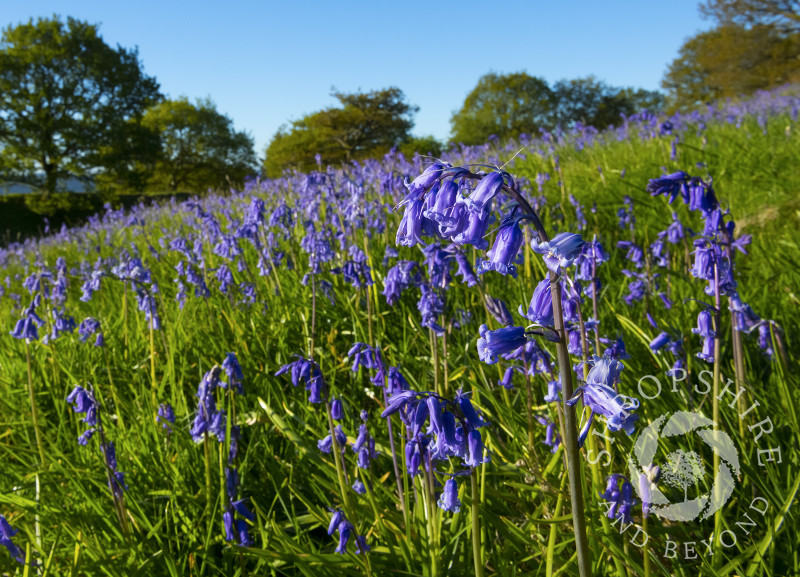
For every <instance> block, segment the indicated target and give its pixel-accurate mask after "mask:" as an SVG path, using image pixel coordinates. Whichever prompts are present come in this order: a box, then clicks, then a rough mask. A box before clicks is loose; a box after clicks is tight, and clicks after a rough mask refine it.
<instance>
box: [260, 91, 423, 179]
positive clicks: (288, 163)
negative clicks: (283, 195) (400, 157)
mask: <svg viewBox="0 0 800 577" xmlns="http://www.w3.org/2000/svg"><path fill="white" fill-rule="evenodd" d="M333 96H334V97H335V98H336V99H337V100H338V101H339V103H340V105H341V106H338V107H330V108H326V109H324V110H321V111H319V112H315V113H313V114H309V115H307V116H304V117H303V118H301V119H300V120H296V121H294V122H292V124H291V126H290V127H289V128H286V127H282V128H281V129H280V130H278V132H277V133H276V134H275V136H273V138H272V140H271V141H270V143H269V145H268V146H267V151H266V159H265V162H264V171H265V173H266V174H267V176H270V177H277V176H280V175H281V174H282V173H283V171H284V170H287V169H296V170H310V169H312V168H313V167H315V166H316V162H317V161H316V155H318V154H319V155H320V157H321V162H322V163H324V164H331V165H338V164H341V163H343V162H349V161H351V160H360V159H363V158H367V157H375V156H380V155H382V154H385V153H386V152H388V151H389V150H390V149H391V148H393V147H395V146H399V145H400V144H402V143H403V142H406V141H407V140H408V139H409V131H410V130H411V128H413V126H414V122H413V117H414V114H416V112H417V110H418V107H416V106H412V105H410V104H408V103H407V102H406V101H405V95H404V94H403V92H402V91H401V90H400V89H399V88H396V87H391V88H385V89H383V90H373V91H371V92H356V93H354V94H346V93H343V92H334V93H333Z"/></svg>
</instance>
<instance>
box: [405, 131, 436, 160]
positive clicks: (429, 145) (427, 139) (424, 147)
mask: <svg viewBox="0 0 800 577" xmlns="http://www.w3.org/2000/svg"><path fill="white" fill-rule="evenodd" d="M443 149H444V146H443V145H442V143H441V142H439V141H438V140H436V139H435V138H434V137H433V136H412V137H411V138H409V139H408V140H407V141H406V142H404V143H403V144H401V145H400V152H402V153H403V154H404V155H405V156H406V157H407V158H413V156H414V155H415V154H420V155H422V156H433V157H436V158H438V157H440V156H441V155H442V150H443Z"/></svg>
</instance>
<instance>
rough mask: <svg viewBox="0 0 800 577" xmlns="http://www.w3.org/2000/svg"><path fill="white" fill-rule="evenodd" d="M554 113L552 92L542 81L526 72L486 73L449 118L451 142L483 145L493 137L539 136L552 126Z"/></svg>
mask: <svg viewBox="0 0 800 577" xmlns="http://www.w3.org/2000/svg"><path fill="white" fill-rule="evenodd" d="M553 112H554V102H553V93H552V91H551V90H550V87H549V86H548V85H547V82H546V81H545V80H544V79H542V78H538V77H535V76H529V75H528V74H527V73H525V72H515V73H512V74H497V73H495V72H489V73H488V74H484V75H483V76H481V78H480V80H478V84H477V86H475V88H473V89H472V91H471V92H470V93H469V94H468V95H467V98H466V99H465V100H464V104H463V106H462V107H461V110H459V111H458V112H456V113H455V114H453V116H452V117H451V118H450V125H451V130H452V140H453V141H454V142H460V143H463V144H483V143H484V142H486V141H487V140H488V139H489V137H490V136H492V135H495V136H497V137H499V138H501V139H506V138H515V137H518V136H519V135H520V134H523V133H525V134H533V135H538V133H539V128H540V127H544V128H548V127H550V126H551V124H552V117H553Z"/></svg>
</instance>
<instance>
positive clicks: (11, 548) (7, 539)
mask: <svg viewBox="0 0 800 577" xmlns="http://www.w3.org/2000/svg"><path fill="white" fill-rule="evenodd" d="M17 533H18V530H17V529H14V528H13V527H11V525H10V524H9V522H8V520H7V519H6V518H5V517H4V516H3V515H0V545H2V546H3V547H5V548H6V549H8V553H9V555H11V556H12V557H13V558H14V560H15V561H16V562H17V563H23V564H24V563H25V554H24V553H23V552H22V550H21V549H20V548H19V547H17V545H15V544H14V542H13V541H12V540H11V538H12V537H14V536H15V535H16V534H17Z"/></svg>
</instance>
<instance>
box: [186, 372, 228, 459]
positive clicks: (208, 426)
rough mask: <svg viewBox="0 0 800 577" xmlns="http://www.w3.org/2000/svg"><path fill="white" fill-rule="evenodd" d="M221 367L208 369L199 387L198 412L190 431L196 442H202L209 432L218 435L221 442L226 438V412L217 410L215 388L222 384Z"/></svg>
mask: <svg viewBox="0 0 800 577" xmlns="http://www.w3.org/2000/svg"><path fill="white" fill-rule="evenodd" d="M219 375H220V368H219V367H217V366H214V367H213V368H212V369H211V370H210V371H208V372H207V373H206V374H205V375H204V376H203V379H202V380H201V381H200V385H199V386H198V388H197V412H196V414H195V418H194V421H193V422H192V428H191V430H190V433H191V435H192V439H193V440H194V442H195V443H200V442H202V440H203V438H204V436H205V435H207V434H212V435H214V436H216V437H217V440H218V441H219V442H220V443H221V442H222V441H223V440H224V439H225V412H224V411H218V410H217V403H216V399H215V398H214V389H216V388H217V387H219V386H220V382H221V381H220V379H219Z"/></svg>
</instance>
